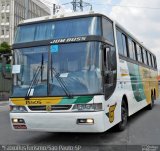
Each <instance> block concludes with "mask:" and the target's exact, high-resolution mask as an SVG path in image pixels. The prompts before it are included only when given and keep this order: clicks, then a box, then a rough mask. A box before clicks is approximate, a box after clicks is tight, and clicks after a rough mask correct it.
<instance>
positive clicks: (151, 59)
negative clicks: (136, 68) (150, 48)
mask: <svg viewBox="0 0 160 151" xmlns="http://www.w3.org/2000/svg"><path fill="white" fill-rule="evenodd" d="M150 58H151V66H152V67H153V62H152V54H150Z"/></svg>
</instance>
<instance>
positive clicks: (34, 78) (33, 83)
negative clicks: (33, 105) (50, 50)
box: [25, 54, 44, 100]
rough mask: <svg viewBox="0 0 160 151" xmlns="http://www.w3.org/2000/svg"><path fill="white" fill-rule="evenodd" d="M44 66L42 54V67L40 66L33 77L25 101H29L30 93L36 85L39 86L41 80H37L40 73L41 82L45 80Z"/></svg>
mask: <svg viewBox="0 0 160 151" xmlns="http://www.w3.org/2000/svg"><path fill="white" fill-rule="evenodd" d="M43 66H44V59H43V54H42V59H41V66H38V67H37V69H36V72H35V74H34V75H33V78H32V81H31V84H30V85H29V88H28V91H27V94H26V96H25V99H26V100H28V99H30V93H31V91H32V88H33V86H34V85H37V83H38V81H39V79H37V77H38V75H39V73H40V71H41V81H42V79H43V77H42V76H43Z"/></svg>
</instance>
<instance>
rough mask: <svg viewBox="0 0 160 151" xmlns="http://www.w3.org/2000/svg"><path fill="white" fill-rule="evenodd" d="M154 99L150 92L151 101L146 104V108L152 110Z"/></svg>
mask: <svg viewBox="0 0 160 151" xmlns="http://www.w3.org/2000/svg"><path fill="white" fill-rule="evenodd" d="M154 100H155V96H154V95H153V94H152V96H151V103H150V104H149V105H148V110H152V109H153V107H154Z"/></svg>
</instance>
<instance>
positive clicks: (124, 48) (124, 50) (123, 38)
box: [122, 34, 129, 57]
mask: <svg viewBox="0 0 160 151" xmlns="http://www.w3.org/2000/svg"><path fill="white" fill-rule="evenodd" d="M126 41H127V37H126V35H124V34H122V42H123V52H124V56H126V57H127V56H129V55H128V52H127V42H126Z"/></svg>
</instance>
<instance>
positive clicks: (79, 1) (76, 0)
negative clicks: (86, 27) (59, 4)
mask: <svg viewBox="0 0 160 151" xmlns="http://www.w3.org/2000/svg"><path fill="white" fill-rule="evenodd" d="M71 4H72V5H73V11H74V12H76V11H77V8H79V9H80V10H81V11H83V9H84V7H88V6H90V10H92V5H91V4H90V3H86V2H84V1H83V0H73V1H72V2H71Z"/></svg>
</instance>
